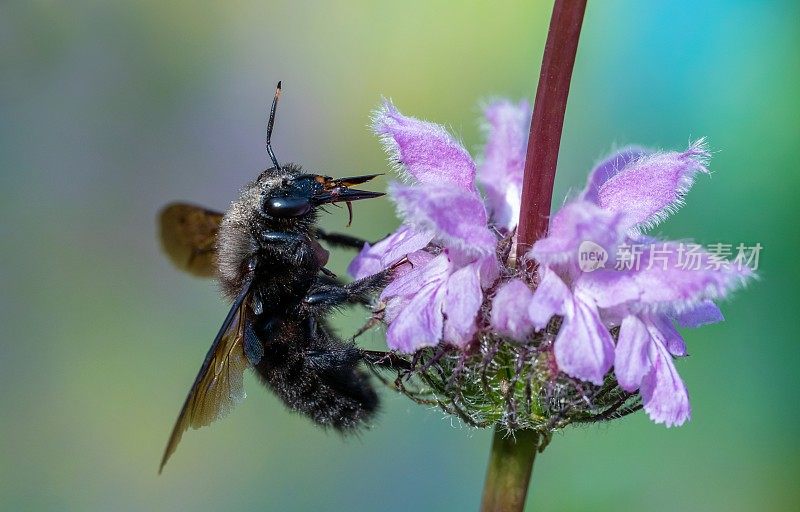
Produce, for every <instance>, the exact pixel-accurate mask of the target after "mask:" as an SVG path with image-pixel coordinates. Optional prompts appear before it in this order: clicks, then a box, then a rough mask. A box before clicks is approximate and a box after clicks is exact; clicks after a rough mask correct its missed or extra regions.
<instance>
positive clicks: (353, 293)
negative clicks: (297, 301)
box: [301, 269, 391, 316]
mask: <svg viewBox="0 0 800 512" xmlns="http://www.w3.org/2000/svg"><path fill="white" fill-rule="evenodd" d="M390 276H391V269H389V270H384V271H383V272H379V273H377V274H374V275H371V276H369V277H365V278H363V279H359V280H358V281H353V282H352V283H347V284H338V283H331V282H328V283H325V284H318V285H316V286H314V287H313V288H311V291H310V292H309V294H308V295H306V296H305V298H304V299H303V301H302V306H301V307H302V308H303V309H304V310H305V311H306V312H307V313H308V314H310V315H312V316H320V315H324V314H325V313H327V312H328V311H330V310H331V309H333V308H335V307H337V306H342V305H345V304H363V305H365V306H371V305H372V296H373V295H375V294H376V293H377V292H379V291H380V290H381V289H383V287H384V286H386V284H387V283H388V282H389V279H390Z"/></svg>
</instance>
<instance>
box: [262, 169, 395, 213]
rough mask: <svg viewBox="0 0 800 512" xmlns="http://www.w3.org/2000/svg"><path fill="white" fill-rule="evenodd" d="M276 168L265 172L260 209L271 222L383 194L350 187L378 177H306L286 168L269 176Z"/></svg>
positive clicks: (308, 175) (314, 175)
mask: <svg viewBox="0 0 800 512" xmlns="http://www.w3.org/2000/svg"><path fill="white" fill-rule="evenodd" d="M270 171H272V172H274V171H275V169H270V170H269V171H265V172H264V173H262V176H261V177H260V178H259V180H258V181H260V182H261V210H262V214H263V215H265V216H267V217H270V218H272V219H300V218H303V217H306V216H313V215H314V214H315V210H316V209H317V208H318V207H320V206H323V205H326V204H335V203H350V202H352V201H358V200H360V199H370V198H373V197H380V196H382V195H384V194H383V193H381V192H371V191H368V190H359V189H355V188H350V187H352V186H354V185H358V184H361V183H364V182H367V181H369V180H371V179H373V178H375V177H376V176H378V175H377V174H370V175H366V176H351V177H347V178H338V179H334V178H331V177H330V176H323V175H319V174H304V173H301V172H300V170H299V168H297V167H294V166H285V167H284V168H283V169H282V170H281V171H279V172H277V173H275V174H273V175H272V176H269V174H272V172H270Z"/></svg>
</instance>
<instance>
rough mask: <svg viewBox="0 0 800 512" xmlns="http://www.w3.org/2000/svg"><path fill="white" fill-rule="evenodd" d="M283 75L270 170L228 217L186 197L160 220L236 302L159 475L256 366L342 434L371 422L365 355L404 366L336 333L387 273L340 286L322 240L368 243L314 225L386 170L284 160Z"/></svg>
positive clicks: (179, 257)
mask: <svg viewBox="0 0 800 512" xmlns="http://www.w3.org/2000/svg"><path fill="white" fill-rule="evenodd" d="M280 87H281V85H280V82H279V83H278V87H277V89H276V92H275V98H274V99H273V102H272V108H271V110H270V116H269V122H268V124H267V140H266V147H267V153H268V154H269V157H270V159H271V161H272V167H271V168H269V169H267V170H265V171H264V172H262V173H261V174H260V175H259V176H258V178H256V179H255V181H253V182H252V183H250V184H248V185H247V186H246V187H245V188H244V190H243V191H242V193H241V195H240V197H239V199H237V200H236V201H234V202H233V203H232V204H231V206H230V208H229V209H228V211H227V212H226V213H225V214H222V213H218V212H214V211H210V210H206V209H204V208H200V207H197V206H192V205H187V204H172V205H169V206H167V207H166V208H165V209H164V210H163V211H162V212H161V215H160V227H161V239H162V243H163V246H164V249H165V251H166V252H167V254H168V255H169V257H170V258H171V259H172V261H173V262H174V263H175V264H176V265H177V266H178V267H180V268H181V269H183V270H186V271H188V272H190V273H192V274H194V275H198V276H215V277H217V279H218V280H219V284H220V286H221V288H222V292H223V294H224V295H225V296H226V297H227V298H228V299H230V300H232V301H233V305H232V306H231V309H230V312H229V313H228V316H227V317H226V318H225V321H224V322H223V323H222V326H221V327H220V329H219V332H218V333H217V336H216V338H214V342H213V343H212V345H211V348H210V349H209V351H208V354H207V355H206V358H205V360H204V361H203V364H202V366H201V367H200V371H199V372H198V374H197V378H196V379H195V381H194V384H192V387H191V389H190V390H189V395H188V396H187V397H186V401H185V402H184V404H183V408H182V409H181V412H180V414H179V415H178V420H177V421H176V423H175V427H174V428H173V430H172V434H171V435H170V438H169V442H168V443H167V447H166V450H165V451H164V457H163V459H162V461H161V466H160V468H159V472H161V470H163V468H164V464H166V462H167V460H168V459H169V457H170V455H171V454H172V453H173V452H174V451H175V448H176V447H177V445H178V442H179V441H180V439H181V436H182V435H183V432H185V431H186V430H187V429H188V428H189V427H193V428H199V427H202V426H205V425H208V424H210V423H211V422H212V421H214V420H215V419H217V418H220V417H222V416H224V415H226V414H227V413H228V412H229V411H230V410H231V409H232V408H233V406H234V405H235V404H236V403H237V402H238V401H239V400H241V399H242V398H243V397H244V392H243V389H242V378H243V373H244V371H245V369H246V368H248V367H252V368H253V369H254V370H255V371H256V373H257V374H258V376H259V377H260V379H261V380H262V381H263V382H264V384H265V385H266V386H267V387H268V388H270V389H271V390H272V391H273V392H275V394H276V395H278V397H280V399H281V400H282V401H283V402H284V403H285V404H286V406H287V407H288V408H289V409H291V410H293V411H297V412H300V413H302V414H305V415H306V416H308V417H309V418H311V419H312V420H313V421H314V422H316V423H317V424H319V425H322V426H325V427H333V428H334V429H337V430H339V431H348V430H352V429H355V428H357V427H359V426H361V425H363V424H364V422H366V421H367V420H369V419H370V418H371V417H372V416H373V414H374V413H375V411H376V409H377V407H378V396H377V394H376V392H375V390H374V389H373V387H372V384H371V383H370V381H369V377H368V375H367V373H366V372H365V371H364V369H362V368H361V367H360V363H362V361H364V360H365V358H366V359H367V360H368V361H369V362H374V363H378V364H385V365H389V366H391V365H395V364H402V362H401V361H399V360H397V359H395V358H393V357H392V356H391V354H386V353H382V352H370V351H362V350H359V349H358V348H356V346H355V345H354V344H353V343H352V342H344V341H342V340H341V339H339V338H338V337H337V336H336V335H335V334H333V332H332V331H331V329H330V328H329V326H328V323H327V321H326V319H325V318H326V316H327V314H328V313H329V312H330V311H331V310H332V309H333V308H336V307H338V306H342V305H345V304H357V303H361V304H367V305H369V304H370V301H371V299H370V297H371V296H372V295H373V294H374V292H375V291H377V290H379V289H380V288H381V287H383V286H384V285H385V284H386V282H387V280H388V277H389V274H388V273H389V272H391V270H389V271H387V272H383V273H380V274H376V275H374V276H371V277H368V278H365V279H362V280H359V281H355V282H352V283H349V284H342V283H340V282H338V281H337V280H336V279H335V277H334V276H333V274H332V273H331V272H330V271H328V270H327V269H326V268H325V264H326V262H327V260H328V252H327V251H326V250H325V249H324V248H323V247H322V246H321V245H320V243H319V241H318V240H323V241H327V242H328V243H331V244H332V245H338V246H345V247H352V248H361V247H362V246H363V244H364V241H363V240H358V239H356V238H353V237H349V236H346V235H334V234H326V233H324V232H322V231H321V230H319V229H317V228H316V227H315V222H316V220H317V215H318V210H319V209H320V207H322V206H323V205H326V204H331V203H338V202H344V203H346V204H347V207H348V210H349V211H350V214H351V216H352V210H351V209H350V208H351V206H350V202H351V201H357V200H360V199H369V198H374V197H379V196H382V195H383V194H381V193H378V192H369V191H364V190H358V189H354V188H350V187H352V186H354V185H358V184H361V183H364V182H366V181H369V180H371V179H372V178H374V177H375V176H377V175H368V176H356V177H351V178H340V179H333V178H330V177H328V176H322V175H318V174H307V173H304V172H303V171H302V169H301V168H300V167H299V166H297V165H293V164H286V165H283V166H282V165H280V164H279V163H278V160H277V158H276V157H275V153H274V152H273V150H272V146H271V144H270V139H271V136H272V127H273V125H274V122H275V109H276V106H277V103H278V98H279V96H280Z"/></svg>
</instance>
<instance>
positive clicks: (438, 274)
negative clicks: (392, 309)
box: [381, 253, 451, 301]
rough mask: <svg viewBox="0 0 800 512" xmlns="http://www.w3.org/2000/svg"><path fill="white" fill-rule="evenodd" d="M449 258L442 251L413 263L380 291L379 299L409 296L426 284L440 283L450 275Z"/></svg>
mask: <svg viewBox="0 0 800 512" xmlns="http://www.w3.org/2000/svg"><path fill="white" fill-rule="evenodd" d="M450 269H451V265H450V260H449V259H448V258H447V254H445V253H442V254H439V255H438V256H436V257H434V258H433V259H432V260H430V261H428V262H427V263H423V264H421V265H417V264H415V265H414V266H413V268H411V269H410V270H409V271H408V272H406V273H404V274H403V275H401V276H399V277H397V278H396V279H394V280H392V282H391V283H389V284H388V285H387V286H386V288H384V289H383V292H381V300H383V301H386V300H387V299H389V298H392V297H403V298H411V297H413V296H414V295H416V294H417V293H418V292H419V291H420V290H421V289H422V288H424V287H425V286H426V285H428V284H436V285H441V284H444V282H445V281H446V280H447V276H449V275H450Z"/></svg>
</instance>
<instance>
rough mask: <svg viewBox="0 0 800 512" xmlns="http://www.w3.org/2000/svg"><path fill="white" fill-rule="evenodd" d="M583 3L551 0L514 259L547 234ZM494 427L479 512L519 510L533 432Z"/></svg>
mask: <svg viewBox="0 0 800 512" xmlns="http://www.w3.org/2000/svg"><path fill="white" fill-rule="evenodd" d="M585 10H586V0H555V5H554V6H553V16H552V18H551V19H550V29H549V31H548V33H547V42H546V43H545V47H544V56H543V57H542V70H541V73H540V75H539V86H538V88H537V89H536V101H535V102H534V106H533V115H532V116H531V132H530V135H529V137H528V149H527V152H526V157H525V177H524V181H523V184H522V208H521V213H520V219H519V227H518V229H517V258H518V260H521V259H522V256H523V255H524V254H525V252H526V251H527V250H528V249H529V248H530V247H531V245H533V243H534V242H535V241H536V240H538V239H539V238H541V237H543V236H545V234H546V233H547V225H548V222H549V217H550V203H551V202H552V198H553V182H554V180H555V177H556V163H557V162H558V150H559V147H560V145H561V130H562V128H563V126H564V113H565V112H566V109H567V96H568V95H569V84H570V80H571V79H572V68H573V66H574V65H575V54H576V52H577V50H578V38H579V37H580V33H581V25H582V24H583V13H584V11H585ZM503 434H504V433H503V432H502V430H501V429H500V427H499V426H496V427H495V434H494V442H493V443H492V451H491V455H490V459H489V467H488V469H487V471H486V482H485V484H484V489H483V500H482V502H481V511H482V512H521V511H522V509H523V507H524V506H525V497H526V495H527V493H528V486H529V482H530V478H531V471H532V469H533V461H534V458H535V455H536V450H537V447H538V434H537V433H536V432H534V431H530V430H529V431H521V432H518V433H517V439H516V440H513V439H509V438H506V437H504V435H503Z"/></svg>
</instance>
